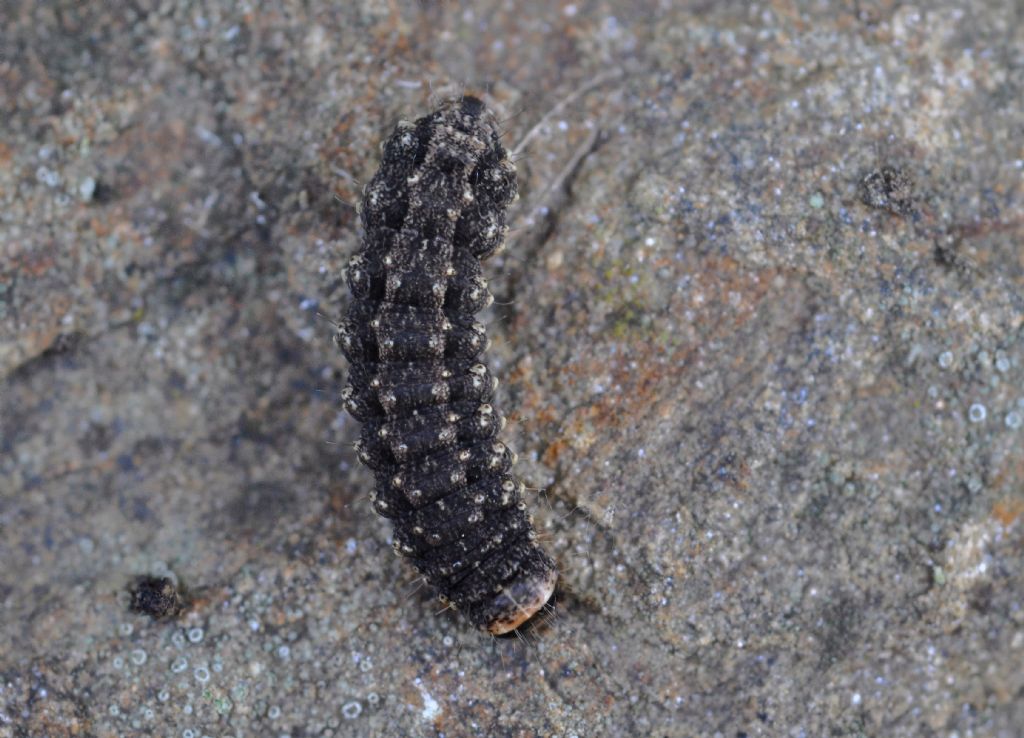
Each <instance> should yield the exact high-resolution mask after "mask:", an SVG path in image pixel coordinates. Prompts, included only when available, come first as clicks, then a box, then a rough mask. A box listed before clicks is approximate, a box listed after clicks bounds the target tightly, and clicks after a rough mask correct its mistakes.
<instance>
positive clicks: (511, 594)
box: [486, 569, 558, 635]
mask: <svg viewBox="0 0 1024 738" xmlns="http://www.w3.org/2000/svg"><path fill="white" fill-rule="evenodd" d="M557 582H558V572H557V571H555V569H548V570H547V571H545V572H544V573H542V574H538V575H537V576H535V577H530V578H527V579H521V580H518V581H515V582H512V583H511V584H509V585H508V586H507V587H505V588H504V589H502V590H501V592H499V593H498V594H497V596H496V597H495V598H494V602H493V603H492V607H493V609H494V611H496V612H497V615H495V616H494V617H493V618H491V620H490V621H489V622H488V623H487V625H486V629H487V632H488V633H490V634H491V635H504V634H506V633H511V632H512V631H513V630H515V629H516V628H518V627H519V626H521V625H523V624H524V623H525V622H526V621H527V620H529V619H530V618H532V617H533V616H534V615H536V614H537V613H538V612H540V610H541V608H542V607H544V605H546V604H547V601H548V600H549V599H551V595H552V594H553V593H554V591H555V584H557Z"/></svg>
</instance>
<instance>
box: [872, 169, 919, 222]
mask: <svg viewBox="0 0 1024 738" xmlns="http://www.w3.org/2000/svg"><path fill="white" fill-rule="evenodd" d="M859 190H860V200H861V202H863V203H864V204H865V205H867V206H868V207H872V208H878V209H880V210H888V211H889V212H891V213H895V214H896V215H909V214H910V213H912V212H913V210H914V178H913V177H912V176H911V175H910V173H909V172H907V170H906V169H904V168H902V167H895V166H890V165H886V166H883V167H881V168H879V169H875V170H874V171H871V172H868V174H866V175H865V176H864V178H863V179H861V181H860V186H859Z"/></svg>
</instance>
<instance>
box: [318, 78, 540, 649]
mask: <svg viewBox="0 0 1024 738" xmlns="http://www.w3.org/2000/svg"><path fill="white" fill-rule="evenodd" d="M382 149H383V159H382V161H381V165H380V169H379V170H378V172H377V174H376V175H375V176H374V177H373V179H372V180H371V181H370V183H369V184H368V185H367V186H366V188H365V190H364V197H363V202H362V208H361V211H360V212H361V217H362V224H363V229H364V237H363V243H362V247H361V248H360V250H359V252H358V253H357V254H356V255H355V256H354V257H353V258H352V260H351V262H350V263H349V267H348V273H347V278H348V283H349V287H350V289H351V291H352V298H353V299H352V304H351V307H350V309H349V312H348V315H347V316H346V318H345V320H344V321H343V322H342V324H341V326H340V327H339V330H338V334H337V336H336V340H337V342H338V345H339V346H340V347H341V349H342V351H343V352H344V354H345V356H346V357H347V358H348V360H349V362H350V364H351V372H350V376H349V386H348V387H346V388H345V390H344V391H343V393H342V399H343V400H344V402H345V406H346V408H347V409H348V410H349V412H350V413H351V414H352V415H353V416H355V417H356V418H357V419H358V420H360V421H361V422H362V423H363V427H362V433H361V437H360V440H359V442H358V453H359V458H360V459H361V460H362V461H363V463H365V464H366V465H367V466H369V467H370V468H371V469H372V470H373V471H374V474H375V477H376V488H375V490H374V492H373V494H372V499H373V505H374V509H375V510H376V511H377V512H378V513H379V514H380V515H382V516H384V517H386V518H390V519H391V520H392V521H393V522H394V545H395V550H396V551H398V552H399V553H400V554H402V555H403V556H408V557H410V558H411V559H412V560H413V563H414V564H415V565H416V567H417V569H419V571H420V572H421V573H422V574H423V575H424V576H425V577H426V579H427V581H428V582H429V583H430V584H431V585H433V586H434V587H435V588H436V589H437V591H438V592H439V594H440V595H441V598H442V599H443V600H446V601H448V602H450V603H451V604H452V605H453V606H455V607H457V608H458V609H459V610H461V611H462V612H463V613H465V615H466V616H467V617H468V618H469V620H470V621H471V622H473V623H474V624H475V625H476V626H477V627H479V628H482V629H484V630H487V631H489V632H491V633H494V634H501V633H506V632H509V631H511V630H513V629H515V628H517V627H518V626H519V625H521V624H523V623H524V622H526V621H527V620H528V619H529V618H530V617H531V616H533V615H534V614H535V613H536V612H537V611H538V610H540V609H541V608H542V607H543V606H544V604H545V603H546V602H547V600H548V598H549V597H550V596H551V593H552V591H553V590H554V586H555V582H556V580H557V577H558V575H557V571H556V569H555V564H554V561H552V559H551V558H550V557H549V556H548V555H547V554H546V553H545V552H544V551H543V550H542V549H541V548H540V546H539V545H538V543H537V541H536V538H537V534H536V533H535V532H534V530H533V525H532V520H531V518H530V516H529V515H528V514H527V512H526V504H525V503H524V502H523V499H522V492H523V485H522V483H521V482H519V480H517V479H516V478H515V477H513V476H512V475H511V474H510V470H511V468H512V465H513V464H514V463H515V454H514V453H513V452H512V451H510V450H509V449H508V448H506V447H505V446H504V444H502V443H501V442H500V441H498V440H497V436H498V433H499V432H500V431H501V429H502V427H503V426H504V424H505V420H504V418H503V417H502V416H501V414H500V413H499V412H498V411H497V410H496V409H495V408H494V407H493V406H492V405H491V404H490V402H489V401H490V399H491V396H492V393H493V392H494V388H495V387H496V386H497V380H496V379H495V378H494V377H492V376H491V374H490V373H489V372H488V370H487V367H486V366H484V365H483V364H482V363H480V361H479V358H480V356H481V354H482V353H483V352H484V350H485V349H486V347H487V343H488V341H487V336H486V334H485V332H484V327H483V326H482V325H480V324H479V323H478V322H476V320H474V317H473V316H474V314H475V313H477V312H478V311H480V310H481V309H483V308H484V307H486V306H487V305H489V304H490V303H491V302H492V301H493V298H492V296H491V294H490V292H489V291H488V289H487V281H486V280H485V279H484V278H483V276H482V270H481V265H480V262H481V260H483V259H486V258H487V257H488V256H490V255H491V254H493V253H494V252H495V251H497V250H498V249H499V248H500V247H501V246H502V244H503V242H504V238H505V234H506V231H507V228H506V227H505V213H506V210H507V209H508V206H509V204H510V203H511V202H512V200H513V199H514V198H515V197H516V177H515V167H514V166H513V164H512V162H511V161H510V160H509V159H508V154H507V152H506V151H505V149H504V147H502V145H501V142H500V139H499V132H498V128H497V125H496V122H495V120H494V118H493V116H492V115H491V114H490V113H489V112H488V111H487V110H486V109H485V108H484V105H483V103H482V102H480V100H478V99H476V98H474V97H463V98H459V99H454V100H449V101H448V102H446V103H444V104H443V105H442V106H441V107H440V109H438V110H437V111H436V112H434V113H432V114H430V115H428V116H425V117H423V118H420V119H419V120H417V121H416V122H415V123H408V122H403V123H400V124H399V126H398V128H397V129H396V130H395V132H394V134H392V136H391V137H390V138H389V139H388V140H387V141H386V142H385V143H384V144H383V146H382Z"/></svg>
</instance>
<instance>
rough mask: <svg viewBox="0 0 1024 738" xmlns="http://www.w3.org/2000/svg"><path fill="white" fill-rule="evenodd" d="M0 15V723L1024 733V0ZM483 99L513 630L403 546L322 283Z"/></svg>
mask: <svg viewBox="0 0 1024 738" xmlns="http://www.w3.org/2000/svg"><path fill="white" fill-rule="evenodd" d="M0 8H2V10H0V34H2V39H0V42H2V45H0V84H2V86H0V111H2V113H0V115H2V123H0V125H2V133H0V254H2V263H0V393H2V397H0V413H2V432H0V529H2V530H0V534H2V535H0V556H2V572H0V598H2V602H3V610H2V616H0V736H2V737H4V738H6V737H8V736H33V737H35V736H118V735H123V736H138V735H143V736H149V735H152V736H182V737H186V738H187V737H188V736H193V737H194V738H201V737H202V736H211V737H217V738H227V737H229V736H230V737H232V738H242V737H243V736H291V737H292V738H300V737H306V736H331V735H333V736H376V735H381V736H440V735H444V736H452V737H454V736H533V735H543V736H572V735H576V736H605V735H607V736H626V735H636V736H712V735H716V736H724V737H725V738H740V737H741V736H949V737H953V736H956V737H961V738H965V737H966V736H1000V737H1007V738H1012V737H1014V736H1021V735H1024V728H1022V726H1024V669H1022V668H1021V664H1022V662H1024V531H1022V528H1024V522H1022V521H1024V428H1022V426H1024V298H1022V293H1024V255H1022V254H1024V249H1022V241H1024V187H1022V179H1024V113H1022V99H1024V31H1022V27H1024V26H1022V17H1021V13H1022V10H1021V6H1020V4H1019V2H1014V0H1006V1H1004V2H987V3H959V4H958V3H954V2H948V1H945V0H941V1H938V2H932V3H922V4H920V5H917V6H904V5H900V4H898V3H895V2H889V1H888V0H880V1H878V2H872V1H871V0H864V1H859V2H858V1H854V0H849V1H847V2H829V3H826V2H817V3H799V2H786V1H784V0H783V1H779V2H770V3H753V4H751V3H746V2H733V3H722V2H668V1H665V2H661V3H654V2H632V1H631V0H607V1H606V2H586V1H582V0H580V1H577V2H574V3H571V4H570V3H567V2H564V1H562V2H557V3H546V2H529V3H526V2H519V3H517V2H511V0H508V1H506V2H480V3H466V4H464V5H460V4H457V3H439V2H402V1H401V0H393V1H392V2H382V1H371V0H362V1H360V2H335V3H326V2H312V1H310V2H299V1H298V0H286V1H285V2H281V3H279V4H275V5H267V4H263V3H232V2H224V1H223V0H208V1H207V2H183V1H182V2H175V1H174V0H134V1H128V0H122V1H119V2H112V3H98V2H93V3H79V2H67V1H64V2H45V3H44V2H22V3H17V2H14V3H12V2H4V3H2V4H0ZM463 89H465V90H469V91H473V92H476V93H479V94H482V95H484V96H485V97H486V99H487V100H488V102H489V104H490V105H491V106H492V107H494V108H495V109H496V110H497V111H499V114H500V116H501V118H502V119H503V120H504V121H505V123H504V125H505V127H506V129H507V131H508V133H507V140H508V142H509V145H510V147H511V146H514V145H516V143H517V142H520V141H522V140H523V139H524V138H526V139H527V141H526V144H525V146H524V147H523V149H522V151H521V156H520V160H519V165H518V166H519V174H520V186H521V190H522V199H521V201H520V203H519V207H518V210H517V211H516V212H515V214H514V221H515V226H516V230H515V231H514V233H513V238H512V240H511V243H510V249H509V251H508V252H507V254H506V255H505V256H504V257H500V258H497V259H495V260H493V261H492V262H491V263H490V267H489V269H490V274H491V275H492V277H493V279H492V284H493V286H494V289H495V291H496V293H497V295H498V299H499V303H498V304H497V305H496V306H495V307H494V308H493V309H492V310H491V311H489V313H488V314H487V316H486V320H487V322H488V323H489V331H490V333H491V335H492V337H493V339H494V346H493V348H492V351H491V362H492V365H493V366H494V367H495V369H496V372H497V374H498V375H499V376H500V377H502V378H503V384H502V387H501V394H500V397H499V400H500V405H501V406H502V407H503V408H504V409H505V411H506V412H508V413H509V414H511V416H512V421H513V422H511V423H510V425H509V427H508V429H507V435H508V441H509V443H510V445H512V446H513V448H515V449H517V450H518V451H519V452H520V454H521V457H522V460H521V462H520V466H519V470H520V472H521V473H522V474H523V476H524V478H525V479H526V480H527V483H528V484H529V485H530V486H531V487H533V488H536V489H538V490H540V489H545V490H546V491H545V492H544V493H538V494H536V495H535V496H533V497H532V498H531V500H530V503H531V505H532V506H533V508H534V509H535V510H536V515H537V521H538V524H539V526H540V527H541V529H542V530H543V532H544V536H545V538H546V539H547V543H548V546H549V547H550V549H551V550H552V551H553V552H554V553H555V555H556V556H557V558H558V560H559V562H560V564H561V566H562V567H563V582H564V583H565V589H564V591H563V592H562V595H561V599H560V602H559V607H558V614H557V617H556V618H555V619H553V620H552V621H550V622H548V623H546V624H544V625H542V627H540V628H539V629H537V630H535V631H533V632H532V633H531V634H529V637H528V640H527V641H526V642H520V641H518V640H516V639H512V640H501V641H492V640H490V639H488V638H486V637H483V636H480V635H478V634H476V633H475V632H473V631H471V630H470V629H469V628H468V627H467V626H466V625H465V624H464V623H463V622H462V621H461V620H459V618H458V617H457V616H456V615H454V614H453V613H451V612H446V613H443V614H438V611H439V609H440V607H439V605H438V604H437V601H436V600H434V599H433V598H432V597H431V596H430V594H429V593H428V592H427V591H425V589H417V585H416V579H415V575H414V574H413V572H412V571H411V570H410V569H409V568H408V566H407V565H406V564H405V562H403V561H401V560H399V559H397V558H396V557H395V556H394V555H393V554H392V553H391V550H390V546H389V529H388V525H387V524H386V522H385V521H382V520H379V519H378V518H376V517H375V516H374V515H373V513H372V511H371V509H370V505H369V500H368V497H367V493H368V491H369V488H370V484H371V478H370V475H369V474H368V473H367V472H366V471H365V470H363V469H361V468H359V466H358V465H357V464H355V463H354V454H353V450H352V447H351V443H352V441H353V440H354V438H355V437H356V433H357V429H356V426H355V424H354V422H353V421H352V420H351V419H350V418H348V417H347V416H346V415H344V414H343V413H342V412H341V411H340V408H339V402H338V391H339V389H340V387H341V386H342V384H343V381H344V362H343V360H342V359H341V357H340V355H339V353H338V352H337V350H336V349H335V348H334V346H333V344H332V341H331V332H332V331H331V326H330V324H329V322H328V321H327V320H325V319H320V318H318V317H317V313H318V312H319V313H322V314H323V315H324V316H326V317H336V316H338V315H340V314H341V313H342V311H343V309H344V305H345V300H346V295H345V290H344V288H343V286H342V283H341V276H340V275H341V267H342V265H343V263H344V262H345V260H346V258H347V256H348V254H350V253H351V252H352V250H353V249H354V248H355V247H356V244H357V242H358V227H357V222H356V217H355V212H354V209H353V207H352V205H351V204H352V203H354V202H355V201H357V200H358V198H359V192H360V187H361V183H362V182H365V181H366V180H367V179H368V178H369V177H370V176H371V175H372V173H373V171H374V169H375V168H376V166H377V162H378V144H379V142H380V140H381V139H382V137H383V136H385V135H386V134H387V133H388V132H389V131H390V130H391V128H392V127H393V125H394V124H395V122H396V121H397V120H398V119H399V118H401V117H403V116H404V117H415V116H417V115H421V114H423V113H424V112H426V111H427V110H429V108H430V106H431V104H432V103H431V100H432V96H434V99H435V100H436V96H437V95H440V94H444V93H446V92H447V93H449V94H450V93H452V92H457V91H459V90H463ZM531 131H532V133H531ZM167 571H169V572H172V573H173V575H174V576H176V577H177V578H178V579H179V580H180V581H181V582H182V583H183V584H184V585H187V586H188V587H189V588H191V589H192V591H193V592H195V593H196V595H197V599H198V601H197V602H196V604H195V607H194V608H193V609H192V611H191V612H190V613H189V614H187V615H186V616H184V617H183V618H182V619H181V620H180V621H178V622H161V623H156V622H151V621H150V620H148V619H146V618H144V617H142V616H139V615H136V614H133V613H130V612H129V611H128V608H127V598H126V595H125V587H126V585H127V584H128V582H129V581H130V580H131V578H132V577H133V576H134V575H136V574H139V573H141V572H152V573H160V572H167Z"/></svg>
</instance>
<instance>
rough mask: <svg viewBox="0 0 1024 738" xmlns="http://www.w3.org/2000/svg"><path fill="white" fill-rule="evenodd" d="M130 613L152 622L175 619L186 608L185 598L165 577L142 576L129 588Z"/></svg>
mask: <svg viewBox="0 0 1024 738" xmlns="http://www.w3.org/2000/svg"><path fill="white" fill-rule="evenodd" d="M128 591H129V593H130V594H131V598H132V599H131V605H130V607H131V609H132V612H138V613H142V614H143V615H149V616H150V617H151V618H153V619H154V620H162V619H165V618H173V617H177V616H178V615H180V614H181V612H182V611H184V610H185V608H186V607H187V600H186V597H185V596H184V595H183V594H182V593H181V592H179V591H178V588H177V587H176V586H175V585H174V582H172V581H171V580H170V579H168V578H167V577H154V576H151V575H148V574H147V575H143V576H140V577H139V578H138V579H136V580H135V581H134V582H133V583H132V585H131V587H130V588H129V590H128Z"/></svg>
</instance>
